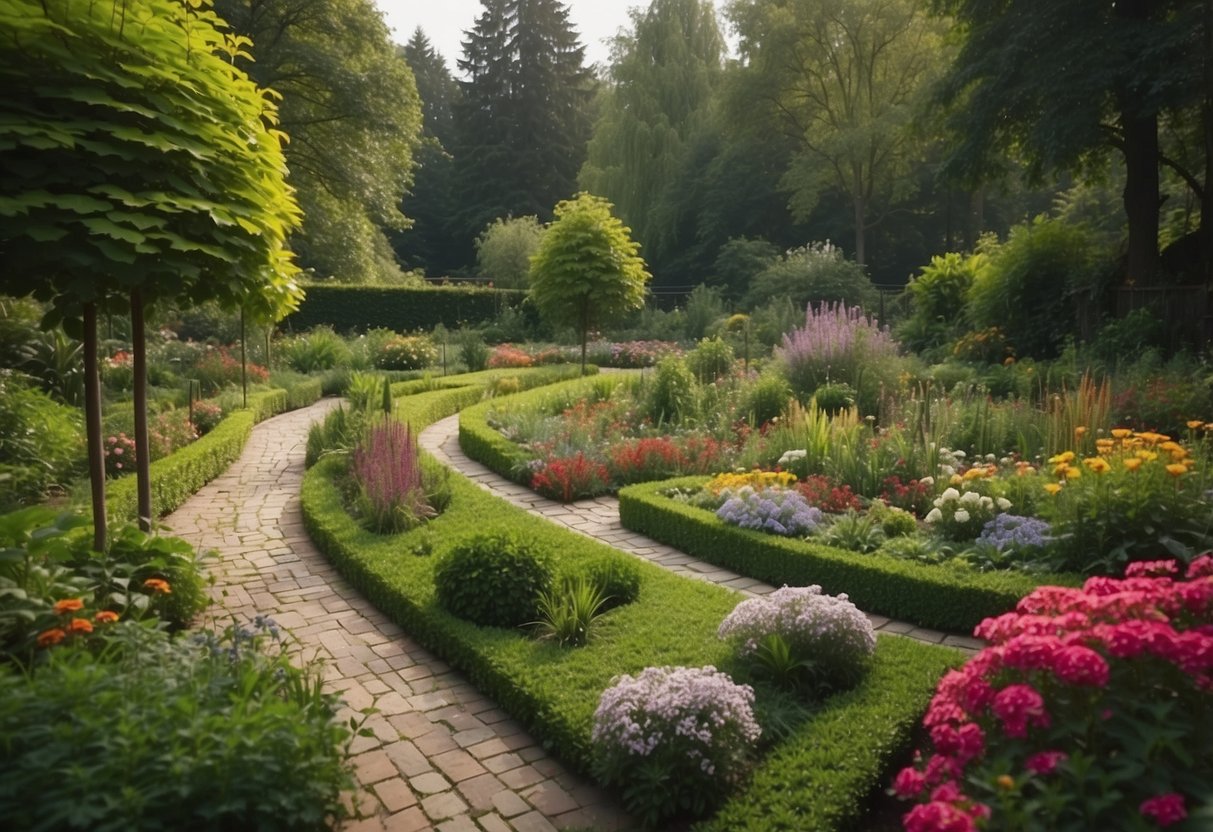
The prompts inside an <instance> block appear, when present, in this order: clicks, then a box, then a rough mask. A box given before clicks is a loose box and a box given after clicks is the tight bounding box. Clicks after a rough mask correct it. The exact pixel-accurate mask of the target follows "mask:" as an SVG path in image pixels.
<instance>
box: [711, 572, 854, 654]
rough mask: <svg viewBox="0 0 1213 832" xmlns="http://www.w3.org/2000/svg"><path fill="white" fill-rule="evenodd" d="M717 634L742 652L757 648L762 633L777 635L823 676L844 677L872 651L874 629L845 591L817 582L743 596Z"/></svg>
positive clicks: (752, 650) (754, 650)
mask: <svg viewBox="0 0 1213 832" xmlns="http://www.w3.org/2000/svg"><path fill="white" fill-rule="evenodd" d="M716 634H717V635H718V636H719V637H720V638H722V639H729V640H732V641H734V642H737V643H739V645H740V652H741V653H742V655H746V656H748V655H753V654H754V653H755V652H757V650H758V648H759V644H760V643H761V642H762V640H763V639H764V638H766V637H767V636H771V635H776V636H779V637H780V638H782V639H783V640H784V641H785V642H786V643H787V645H788V646H789V647H790V648H791V649H792V650H793V652H794V653H796V654H797V655H798V656H799V657H801V658H803V659H805V660H806V661H809V662H811V663H812V664H813V665H815V666H816V667H817V668H818V670H820V671H821V672H822V674H823V675H824V676H833V675H844V676H849V675H851V674H852V673H853V671H854V669H855V667H856V666H857V665H861V664H863V662H864V661H865V660H866V659H867V658H868V657H869V656H871V655H872V653H873V652H874V651H875V650H876V631H875V630H874V629H873V628H872V622H871V621H869V620H868V617H867V616H866V615H864V614H863V612H861V611H860V610H859V608H858V607H856V606H855V605H854V604H852V603H851V601H850V599H848V598H847V596H846V594H845V593H844V594H841V595H826V594H824V593H823V592H822V591H821V587H820V586H817V585H816V584H814V585H813V586H785V587H783V588H782V589H777V590H775V591H774V592H772V593H771V594H770V595H762V596H758V597H756V598H748V599H746V600H745V601H742V602H741V603H740V604H738V605H737V606H736V607H735V608H734V609H733V611H732V612H731V613H729V614H728V616H727V617H726V618H725V619H724V621H722V622H721V624H720V629H719V630H717V632H716Z"/></svg>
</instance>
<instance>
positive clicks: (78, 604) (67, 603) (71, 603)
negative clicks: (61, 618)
mask: <svg viewBox="0 0 1213 832" xmlns="http://www.w3.org/2000/svg"><path fill="white" fill-rule="evenodd" d="M51 609H52V610H54V613H55V615H64V614H65V613H69V612H77V611H78V610H82V609H84V601H82V600H81V599H79V598H64V599H63V600H62V601H56V602H55V606H53V607H51Z"/></svg>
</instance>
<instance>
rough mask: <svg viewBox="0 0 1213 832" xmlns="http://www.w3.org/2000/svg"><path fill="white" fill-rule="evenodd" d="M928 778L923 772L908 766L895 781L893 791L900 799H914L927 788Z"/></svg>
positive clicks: (899, 773)
mask: <svg viewBox="0 0 1213 832" xmlns="http://www.w3.org/2000/svg"><path fill="white" fill-rule="evenodd" d="M926 784H927V781H926V778H925V777H923V776H922V772H921V771H919V770H918V769H916V768H914V767H913V766H907V767H905V768H903V769H902V770H901V771H899V772H898V773H897V777H896V778H895V779H894V780H893V791H895V792H896V793H897V796H898V797H914V796H916V795H918V794H919V793H921V792H922V790H923V788H925V787H926Z"/></svg>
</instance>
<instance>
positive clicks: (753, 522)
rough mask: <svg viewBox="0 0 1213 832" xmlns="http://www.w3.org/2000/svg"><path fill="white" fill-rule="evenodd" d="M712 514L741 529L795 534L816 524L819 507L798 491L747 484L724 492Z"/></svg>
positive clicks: (806, 530) (812, 527)
mask: <svg viewBox="0 0 1213 832" xmlns="http://www.w3.org/2000/svg"><path fill="white" fill-rule="evenodd" d="M721 496H725V494H722V495H721ZM716 516H717V517H719V518H720V519H721V520H723V521H724V522H726V523H728V524H730V525H733V526H740V527H741V528H743V529H759V530H761V531H764V532H770V533H771V534H778V535H782V536H784V537H796V536H799V535H806V534H808V533H809V532H811V531H813V529H815V528H817V524H819V523H820V522H821V509H819V508H817V507H815V506H811V505H809V502H808V500H806V499H805V498H804V495H802V494H801V493H800V492H798V491H783V490H780V489H777V488H764V489H761V490H755V489H754V488H752V487H750V486H748V485H747V486H744V487H742V488H740V489H739V490H737V491H736V492H732V493H728V495H727V497H726V499H725V501H724V504H723V505H721V507H720V508H718V509H716Z"/></svg>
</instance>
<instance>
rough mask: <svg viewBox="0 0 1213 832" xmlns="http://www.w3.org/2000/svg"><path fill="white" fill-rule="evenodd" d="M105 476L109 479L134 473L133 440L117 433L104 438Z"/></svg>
mask: <svg viewBox="0 0 1213 832" xmlns="http://www.w3.org/2000/svg"><path fill="white" fill-rule="evenodd" d="M103 450H104V453H105V476H107V477H109V478H110V479H114V478H115V477H121V476H124V475H126V474H133V473H134V472H135V440H134V439H132V438H131V437H129V436H127V435H126V434H125V433H122V432H121V431H119V432H118V433H116V434H111V435H110V436H107V437H106V438H105V444H104V449H103Z"/></svg>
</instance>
